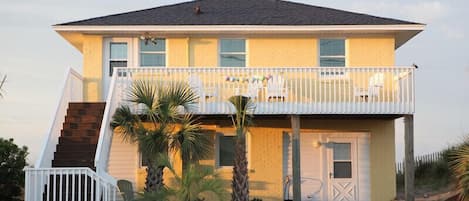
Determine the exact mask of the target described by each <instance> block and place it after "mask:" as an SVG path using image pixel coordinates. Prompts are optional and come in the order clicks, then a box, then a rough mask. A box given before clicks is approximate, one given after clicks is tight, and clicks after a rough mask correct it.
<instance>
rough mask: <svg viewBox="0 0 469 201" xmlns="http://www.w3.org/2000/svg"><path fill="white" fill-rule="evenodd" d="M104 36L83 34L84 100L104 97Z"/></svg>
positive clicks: (95, 99) (97, 99)
mask: <svg viewBox="0 0 469 201" xmlns="http://www.w3.org/2000/svg"><path fill="white" fill-rule="evenodd" d="M102 66H103V37H102V36H94V35H85V36H83V78H84V80H83V96H84V97H83V100H84V101H89V102H92V101H99V100H101V97H102V77H103V76H102Z"/></svg>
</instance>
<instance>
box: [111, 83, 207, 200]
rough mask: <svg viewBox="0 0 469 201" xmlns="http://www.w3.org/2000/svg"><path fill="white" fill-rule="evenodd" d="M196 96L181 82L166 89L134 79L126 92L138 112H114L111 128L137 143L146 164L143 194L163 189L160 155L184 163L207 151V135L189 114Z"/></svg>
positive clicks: (121, 108) (192, 160) (127, 139)
mask: <svg viewBox="0 0 469 201" xmlns="http://www.w3.org/2000/svg"><path fill="white" fill-rule="evenodd" d="M196 99H197V96H196V95H195V94H194V93H193V92H192V90H191V89H190V88H189V86H187V85H186V84H183V83H176V84H170V85H166V86H162V85H155V84H153V83H151V82H148V81H142V80H137V81H135V82H134V83H133V84H132V87H131V90H130V92H129V100H128V101H129V102H131V103H134V104H135V105H137V106H138V107H139V108H143V109H139V110H138V111H136V112H133V111H132V109H131V108H130V107H129V106H127V105H122V106H120V107H119V108H117V109H116V112H115V114H114V116H113V120H112V122H111V127H112V128H113V129H116V131H117V132H119V133H121V135H122V136H123V138H124V140H126V141H128V142H130V143H137V144H138V147H139V151H140V152H141V153H142V158H143V159H144V160H145V162H146V163H147V165H148V166H147V177H146V181H145V190H146V191H158V190H160V189H162V187H163V186H164V183H163V169H164V166H162V165H156V164H157V163H156V161H157V160H158V156H159V155H160V154H163V155H168V154H169V153H170V152H171V151H174V152H179V153H180V155H181V158H182V160H183V164H187V163H188V162H194V161H196V160H198V159H200V158H203V157H205V156H206V155H207V154H208V153H209V152H208V151H206V150H209V147H210V146H211V145H210V144H209V139H208V136H206V135H203V134H202V133H201V131H202V130H201V128H200V125H199V124H197V123H195V120H194V118H193V116H192V115H190V114H181V113H182V112H188V111H190V109H191V107H192V105H194V103H195V101H196Z"/></svg>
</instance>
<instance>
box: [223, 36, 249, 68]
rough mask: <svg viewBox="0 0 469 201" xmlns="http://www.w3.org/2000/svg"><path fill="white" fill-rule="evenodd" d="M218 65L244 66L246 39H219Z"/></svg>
mask: <svg viewBox="0 0 469 201" xmlns="http://www.w3.org/2000/svg"><path fill="white" fill-rule="evenodd" d="M219 58H220V66H222V67H245V66H246V40H244V39H221V40H220V57H219Z"/></svg>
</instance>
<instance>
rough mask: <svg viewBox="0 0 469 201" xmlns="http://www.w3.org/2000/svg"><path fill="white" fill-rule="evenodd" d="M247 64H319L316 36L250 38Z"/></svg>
mask: <svg viewBox="0 0 469 201" xmlns="http://www.w3.org/2000/svg"><path fill="white" fill-rule="evenodd" d="M247 44H248V45H247V48H246V49H247V56H248V57H247V65H248V66H250V67H308V66H318V63H317V55H318V52H317V39H315V38H306V37H303V38H254V37H253V38H248V39H247Z"/></svg>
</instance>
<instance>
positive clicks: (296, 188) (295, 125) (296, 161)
mask: <svg viewBox="0 0 469 201" xmlns="http://www.w3.org/2000/svg"><path fill="white" fill-rule="evenodd" d="M291 127H292V163H293V164H292V166H293V200H294V201H301V168H300V166H301V163H300V116H298V115H292V116H291Z"/></svg>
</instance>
